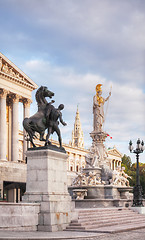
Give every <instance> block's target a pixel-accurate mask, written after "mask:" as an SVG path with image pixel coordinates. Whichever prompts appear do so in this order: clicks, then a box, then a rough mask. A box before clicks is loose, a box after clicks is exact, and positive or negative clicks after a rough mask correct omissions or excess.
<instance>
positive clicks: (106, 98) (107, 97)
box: [105, 92, 111, 102]
mask: <svg viewBox="0 0 145 240" xmlns="http://www.w3.org/2000/svg"><path fill="white" fill-rule="evenodd" d="M110 96H111V92H109V96H108V97H107V98H106V99H105V102H106V101H108V99H109V98H110Z"/></svg>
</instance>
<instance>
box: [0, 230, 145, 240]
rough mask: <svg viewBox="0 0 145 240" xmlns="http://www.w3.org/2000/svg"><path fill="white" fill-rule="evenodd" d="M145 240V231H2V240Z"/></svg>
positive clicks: (0, 235) (0, 233)
mask: <svg viewBox="0 0 145 240" xmlns="http://www.w3.org/2000/svg"><path fill="white" fill-rule="evenodd" d="M6 239H7V240H14V239H15V240H34V239H35V240H40V239H41V240H42V239H44V240H46V239H48V240H58V239H59V240H62V239H64V240H66V239H71V240H76V239H77V240H145V229H140V230H133V231H128V232H121V233H115V234H108V233H107V234H106V233H87V232H70V231H68V232H53V233H52V232H10V231H0V240H6Z"/></svg>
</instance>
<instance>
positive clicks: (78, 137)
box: [71, 107, 84, 148]
mask: <svg viewBox="0 0 145 240" xmlns="http://www.w3.org/2000/svg"><path fill="white" fill-rule="evenodd" d="M71 145H72V147H78V148H84V134H83V131H82V127H81V121H80V114H79V110H78V107H77V112H76V117H75V124H74V130H73V131H72V143H71Z"/></svg>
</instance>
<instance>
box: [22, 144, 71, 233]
mask: <svg viewBox="0 0 145 240" xmlns="http://www.w3.org/2000/svg"><path fill="white" fill-rule="evenodd" d="M26 155H27V183H26V193H25V195H24V198H23V201H25V202H38V203H40V214H39V224H38V230H39V231H58V230H63V229H64V228H65V227H66V226H67V225H68V224H69V223H70V220H71V197H70V195H69V194H68V190H67V162H66V161H67V157H68V156H67V154H66V153H64V152H61V151H59V150H57V151H54V150H51V149H48V147H45V149H40V148H34V149H29V150H28V151H27V153H26Z"/></svg>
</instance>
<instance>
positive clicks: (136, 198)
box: [129, 139, 144, 207]
mask: <svg viewBox="0 0 145 240" xmlns="http://www.w3.org/2000/svg"><path fill="white" fill-rule="evenodd" d="M129 150H130V152H131V153H135V154H136V185H135V187H134V188H133V206H134V207H141V206H143V201H142V187H141V185H140V177H139V154H140V153H142V152H143V151H144V142H143V141H142V142H141V141H140V139H138V140H137V145H136V149H135V150H133V145H132V141H131V140H130V142H129Z"/></svg>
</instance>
